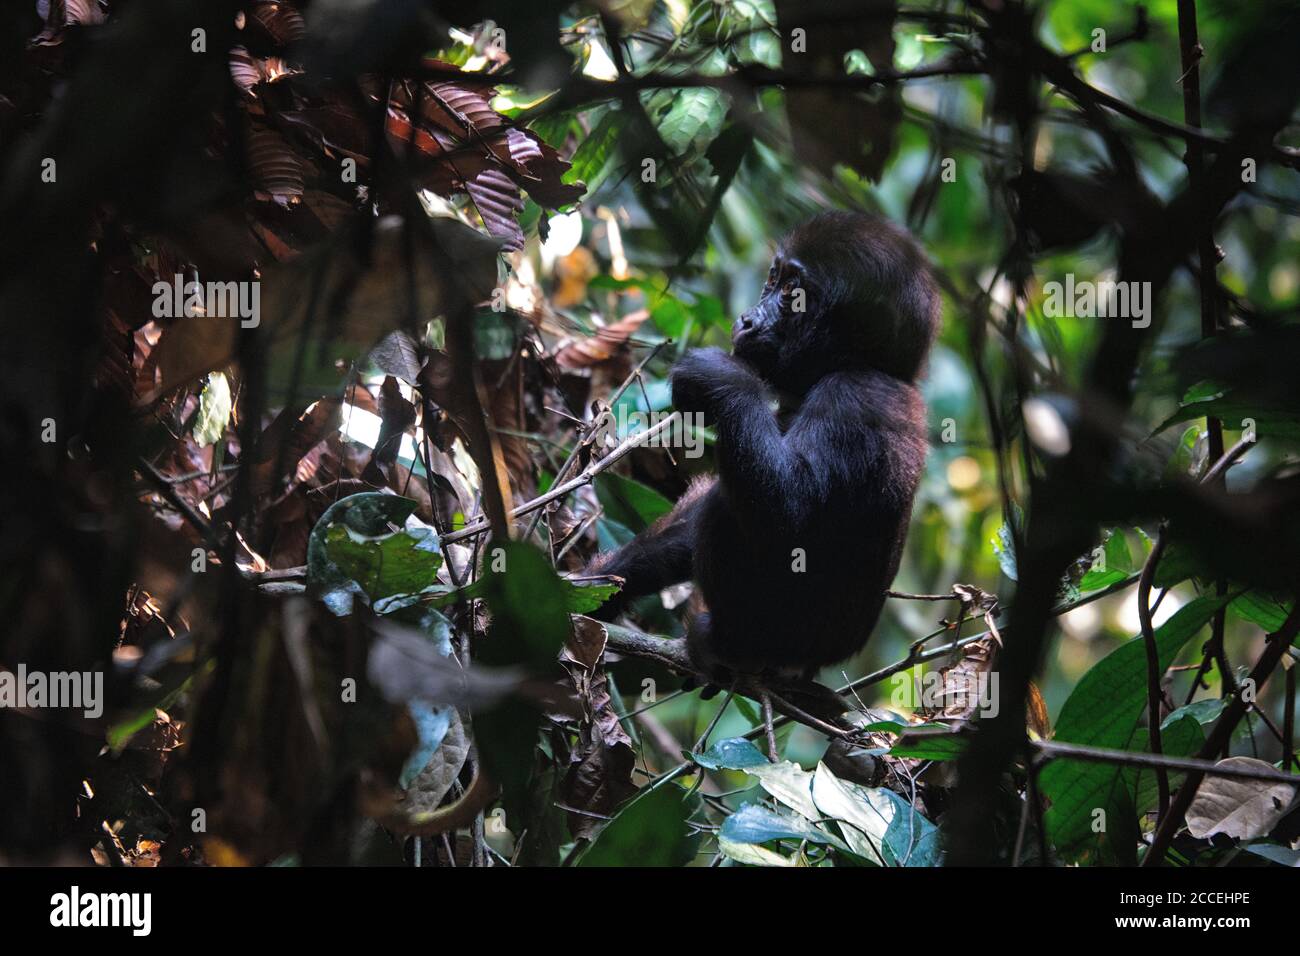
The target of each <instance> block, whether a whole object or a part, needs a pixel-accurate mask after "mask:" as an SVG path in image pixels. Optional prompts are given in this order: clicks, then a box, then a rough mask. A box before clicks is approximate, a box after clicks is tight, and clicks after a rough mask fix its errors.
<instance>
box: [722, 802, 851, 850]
mask: <svg viewBox="0 0 1300 956" xmlns="http://www.w3.org/2000/svg"><path fill="white" fill-rule="evenodd" d="M719 835H720V836H722V837H723V838H725V839H727V840H730V841H732V842H733V843H768V842H770V841H772V840H808V841H809V842H811V843H825V844H828V845H830V846H833V847H835V848H836V849H839V850H844V851H845V852H852V851H851V850H849V848H848V846H847V845H846V844H845V843H844V841H843V840H840V839H838V838H837V837H835V836H832V835H831V834H829V833H826V832H825V831H823V830H820V829H818V828H817V827H816V826H814V825H813V823H812V822H811V821H809V820H806V819H804V818H803V817H800V816H795V815H794V814H793V813H780V812H778V811H776V810H772V809H770V808H768V807H765V806H762V805H760V804H755V803H742V804H741V805H740V809H739V810H737V811H736V812H735V813H733V814H732V815H731V816H729V817H727V819H725V820H723V821H722V830H721V831H720V834H719Z"/></svg>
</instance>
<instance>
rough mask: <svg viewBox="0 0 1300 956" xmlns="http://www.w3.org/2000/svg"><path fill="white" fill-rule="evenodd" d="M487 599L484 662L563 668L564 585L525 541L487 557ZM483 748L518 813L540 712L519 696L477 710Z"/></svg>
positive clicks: (491, 550)
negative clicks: (489, 620) (559, 660)
mask: <svg viewBox="0 0 1300 956" xmlns="http://www.w3.org/2000/svg"><path fill="white" fill-rule="evenodd" d="M484 566H485V568H486V569H487V570H486V573H485V576H484V582H485V583H484V585H483V591H482V594H483V597H484V599H485V600H486V601H487V606H488V610H489V611H490V612H491V615H492V625H491V627H490V628H489V630H488V633H487V637H486V639H485V640H483V641H482V642H481V643H479V644H478V645H476V648H475V656H476V659H477V661H478V662H479V663H481V664H485V665H488V666H492V667H517V668H523V669H524V670H525V671H528V672H530V673H534V674H546V673H547V672H548V671H553V670H556V669H557V668H558V666H559V665H558V663H557V658H558V655H559V653H560V648H561V647H563V646H564V642H565V640H566V639H567V638H568V636H569V633H570V628H571V624H570V621H569V610H568V606H567V604H566V602H565V596H564V586H563V583H562V582H561V581H560V579H559V577H557V576H556V574H555V569H554V568H552V567H551V562H550V561H549V560H548V559H547V558H546V556H545V555H543V554H542V552H540V551H539V550H537V549H536V548H534V547H533V546H531V545H528V544H525V543H523V542H521V541H510V542H506V543H504V544H499V543H496V542H493V543H492V544H491V545H489V547H488V550H487V554H486V556H485V565H484ZM474 729H475V734H476V736H477V739H478V743H479V753H480V754H482V757H483V763H484V764H485V765H486V767H487V771H488V773H489V775H490V776H491V777H492V779H493V780H495V781H496V782H497V784H498V785H500V787H501V791H502V797H503V800H504V802H505V807H506V813H507V814H508V815H509V816H510V817H511V818H514V817H516V816H519V815H520V814H522V813H523V807H524V806H525V805H526V803H527V797H528V787H529V780H530V778H531V775H532V772H533V767H534V763H535V761H534V754H533V751H534V750H535V749H536V746H537V714H536V713H535V712H534V710H533V709H532V708H531V707H529V706H527V705H525V704H524V703H523V702H521V701H519V700H518V699H516V698H511V699H509V700H507V701H506V702H505V703H503V704H502V705H501V706H499V707H496V708H494V709H493V710H490V711H487V712H485V713H481V714H479V713H476V714H475V715H474Z"/></svg>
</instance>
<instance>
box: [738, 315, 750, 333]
mask: <svg viewBox="0 0 1300 956" xmlns="http://www.w3.org/2000/svg"><path fill="white" fill-rule="evenodd" d="M753 327H754V315H753V313H752V312H742V313H741V314H740V318H739V319H737V320H736V334H737V335H739V334H740V333H741V332H748V331H749V330H750V329H752V328H753Z"/></svg>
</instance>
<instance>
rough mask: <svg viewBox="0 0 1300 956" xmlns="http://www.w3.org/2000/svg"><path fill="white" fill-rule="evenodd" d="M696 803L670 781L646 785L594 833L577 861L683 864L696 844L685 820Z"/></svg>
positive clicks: (695, 798) (580, 863) (692, 855)
mask: <svg viewBox="0 0 1300 956" xmlns="http://www.w3.org/2000/svg"><path fill="white" fill-rule="evenodd" d="M698 806H699V797H698V796H696V795H694V794H688V793H687V792H686V791H684V790H683V789H682V788H681V787H680V786H678V785H677V784H676V783H674V782H672V781H665V782H663V783H660V784H658V785H655V786H650V787H647V788H645V789H644V790H642V791H641V792H640V793H638V794H637V795H636V796H635V797H633V798H632V799H631V800H630V801H628V802H627V803H626V804H625V805H624V806H623V808H622V809H620V810H619V811H618V812H617V813H616V814H615V815H614V819H613V820H611V821H610V822H609V823H608V824H607V825H606V826H605V828H604V829H602V830H601V831H600V832H599V833H598V834H596V837H595V838H594V839H593V840H592V843H591V846H589V847H588V848H587V849H586V850H585V851H584V852H583V854H582V856H581V857H580V858H579V860H578V866H684V865H686V864H687V863H689V862H691V860H693V859H694V858H695V851H696V849H697V848H698V847H699V844H700V836H699V834H698V833H692V832H691V828H690V827H689V826H688V824H687V820H689V819H690V817H691V815H692V814H693V813H694V812H695V811H696V809H697V808H698Z"/></svg>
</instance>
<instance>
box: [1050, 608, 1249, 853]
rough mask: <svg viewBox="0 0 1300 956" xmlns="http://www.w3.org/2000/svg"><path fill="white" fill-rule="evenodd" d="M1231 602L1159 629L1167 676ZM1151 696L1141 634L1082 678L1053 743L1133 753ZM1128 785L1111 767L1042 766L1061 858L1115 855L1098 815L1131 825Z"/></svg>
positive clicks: (1187, 613)
mask: <svg viewBox="0 0 1300 956" xmlns="http://www.w3.org/2000/svg"><path fill="white" fill-rule="evenodd" d="M1226 602H1227V598H1220V597H1208V596H1206V597H1199V598H1197V599H1196V600H1194V601H1192V602H1190V603H1189V604H1187V605H1185V606H1184V607H1182V608H1180V609H1179V610H1178V612H1177V613H1176V614H1175V615H1174V616H1173V617H1171V618H1170V619H1169V620H1168V621H1166V622H1165V623H1164V624H1162V625H1161V626H1160V627H1159V628H1157V629H1156V632H1155V639H1156V647H1157V651H1158V655H1159V659H1160V667H1161V670H1162V672H1163V670H1164V669H1165V668H1167V667H1169V665H1170V664H1171V663H1173V660H1174V657H1175V656H1176V655H1177V654H1178V652H1179V651H1180V650H1181V649H1182V647H1183V645H1184V644H1186V643H1187V641H1189V640H1190V639H1191V638H1192V636H1193V635H1194V634H1195V633H1196V632H1197V631H1199V630H1200V629H1201V628H1202V627H1204V626H1205V624H1206V622H1208V621H1209V620H1210V618H1211V617H1213V616H1214V613H1215V611H1217V610H1218V609H1219V608H1220V607H1222V606H1223V605H1224V604H1225V603H1226ZM1146 692H1147V680H1146V648H1145V646H1144V644H1143V641H1142V638H1140V637H1135V638H1134V639H1133V640H1131V641H1129V642H1128V643H1127V644H1124V645H1123V646H1121V647H1119V648H1116V649H1115V650H1114V651H1112V652H1111V653H1110V654H1108V655H1107V656H1106V657H1105V658H1103V659H1102V660H1101V661H1099V662H1098V663H1097V664H1096V665H1095V666H1094V667H1093V668H1092V669H1091V670H1090V671H1088V673H1087V674H1085V675H1084V676H1083V679H1082V680H1081V681H1079V684H1078V686H1076V687H1075V689H1074V692H1073V693H1072V694H1070V697H1069V699H1067V700H1066V702H1065V705H1064V706H1063V707H1062V708H1061V715H1060V717H1059V718H1058V719H1057V723H1056V734H1055V739H1057V740H1060V741H1064V742H1069V743H1077V744H1089V745H1091V746H1094V747H1111V748H1115V749H1118V750H1127V749H1130V747H1131V745H1132V743H1133V740H1134V737H1135V734H1137V733H1138V732H1139V731H1138V726H1137V722H1138V718H1139V717H1140V716H1141V714H1142V711H1143V709H1144V708H1145V707H1146ZM1122 782H1123V780H1122V774H1121V772H1120V768H1119V767H1116V766H1113V765H1109V764H1097V763H1084V762H1082V761H1076V760H1069V759H1066V758H1061V759H1057V760H1053V761H1052V762H1051V763H1050V764H1048V765H1047V766H1046V767H1044V768H1043V770H1042V772H1041V774H1040V775H1039V785H1040V787H1041V788H1042V792H1043V794H1044V795H1045V796H1046V797H1047V798H1048V800H1050V801H1051V808H1050V809H1049V810H1048V811H1047V814H1046V816H1045V818H1044V819H1045V822H1046V825H1047V831H1048V835H1049V836H1050V837H1051V840H1052V843H1053V844H1054V845H1055V846H1056V848H1057V850H1058V851H1059V852H1060V853H1062V854H1063V855H1066V856H1069V857H1077V856H1080V855H1082V854H1084V853H1085V852H1087V851H1089V850H1092V851H1094V852H1097V851H1100V852H1102V853H1103V854H1105V853H1109V852H1111V848H1110V845H1109V843H1108V842H1101V840H1100V839H1099V837H1103V836H1104V835H1103V834H1098V833H1094V832H1093V830H1092V824H1093V820H1094V814H1093V811H1094V810H1098V809H1100V810H1104V811H1105V813H1106V821H1107V828H1108V829H1112V830H1113V829H1115V828H1116V827H1118V826H1120V825H1127V826H1132V825H1133V820H1132V811H1131V804H1130V801H1129V800H1128V794H1127V791H1126V790H1125V789H1124V788H1123V786H1122ZM1126 808H1128V813H1125V810H1126ZM1117 832H1118V831H1117Z"/></svg>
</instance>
